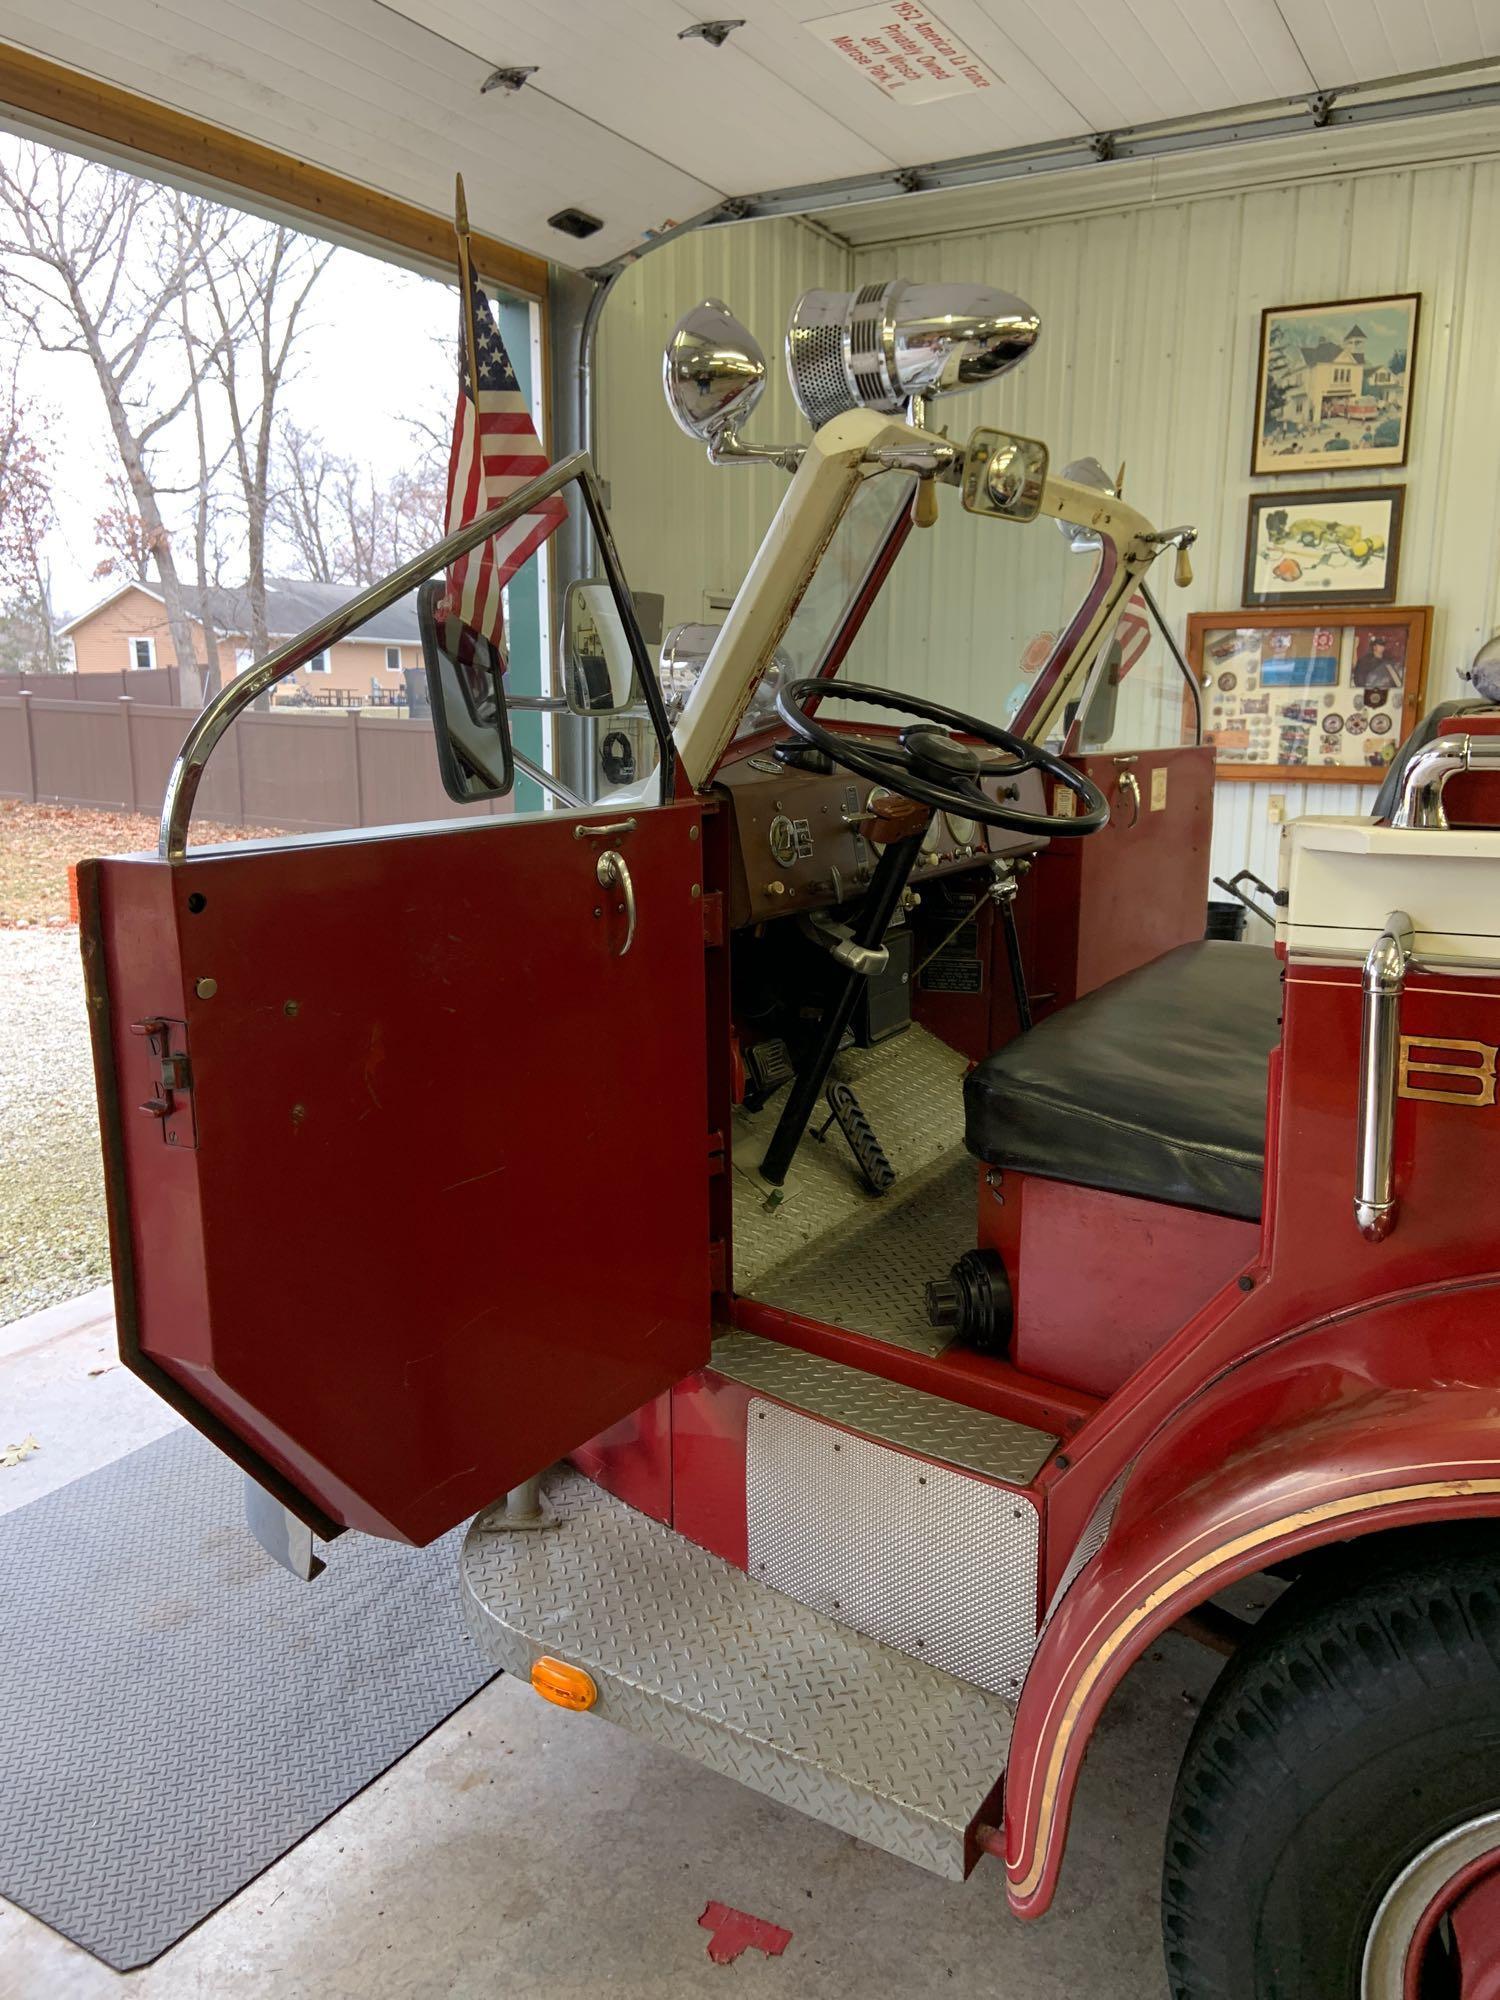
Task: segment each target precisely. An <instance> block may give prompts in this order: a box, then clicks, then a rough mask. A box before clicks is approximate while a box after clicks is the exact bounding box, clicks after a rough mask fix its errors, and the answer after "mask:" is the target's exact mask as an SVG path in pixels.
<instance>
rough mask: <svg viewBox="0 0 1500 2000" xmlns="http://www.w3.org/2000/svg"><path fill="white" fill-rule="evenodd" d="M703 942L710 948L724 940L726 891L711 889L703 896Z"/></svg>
mask: <svg viewBox="0 0 1500 2000" xmlns="http://www.w3.org/2000/svg"><path fill="white" fill-rule="evenodd" d="M703 942H704V944H705V945H707V946H709V947H710V948H712V947H715V946H718V945H722V944H723V942H724V891H723V890H722V889H710V890H709V891H708V892H707V894H706V895H705V896H704V898H703Z"/></svg>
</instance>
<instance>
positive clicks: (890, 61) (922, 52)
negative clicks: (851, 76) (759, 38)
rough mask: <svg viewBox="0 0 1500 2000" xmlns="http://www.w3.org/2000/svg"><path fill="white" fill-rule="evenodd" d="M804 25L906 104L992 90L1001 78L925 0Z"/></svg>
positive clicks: (895, 1) (898, 1) (895, 0)
mask: <svg viewBox="0 0 1500 2000" xmlns="http://www.w3.org/2000/svg"><path fill="white" fill-rule="evenodd" d="M803 26H804V27H807V28H810V29H811V31H812V32H813V34H815V35H816V36H817V37H818V39H819V41H823V42H827V44H828V46H829V47H830V48H831V49H836V50H837V51H838V53H839V54H840V55H841V56H843V57H844V59H845V61H846V62H850V63H852V64H853V65H854V67H855V68H856V69H857V70H858V71H859V73H860V75H861V76H863V77H865V78H866V79H867V80H868V81H869V82H871V83H873V84H874V85H875V88H876V89H877V90H882V91H884V92H885V94H886V96H887V97H894V98H895V99H896V100H897V101H898V102H899V103H902V104H931V103H932V102H933V101H934V99H936V98H939V97H957V96H959V95H960V94H961V93H962V92H964V91H969V90H989V89H990V88H992V86H993V85H994V84H995V83H996V82H998V80H999V79H998V78H997V77H996V76H995V73H994V71H993V70H991V69H987V68H986V67H985V65H984V64H983V63H982V62H981V61H980V60H979V58H978V56H976V55H975V54H974V52H973V50H972V49H968V48H965V47H964V45H963V43H962V42H961V41H960V40H959V39H958V37H957V36H956V35H955V34H953V33H952V32H951V31H950V30H949V29H947V28H945V27H944V26H943V24H942V22H941V21H940V20H938V19H937V17H936V15H934V14H932V13H931V12H930V11H929V10H928V9H927V8H926V7H924V6H923V5H922V4H921V0H886V4H885V5H884V6H880V7H855V8H853V9H851V11H850V12H849V13H847V14H826V15H825V16H824V17H823V19H822V20H820V21H806V22H804V23H803Z"/></svg>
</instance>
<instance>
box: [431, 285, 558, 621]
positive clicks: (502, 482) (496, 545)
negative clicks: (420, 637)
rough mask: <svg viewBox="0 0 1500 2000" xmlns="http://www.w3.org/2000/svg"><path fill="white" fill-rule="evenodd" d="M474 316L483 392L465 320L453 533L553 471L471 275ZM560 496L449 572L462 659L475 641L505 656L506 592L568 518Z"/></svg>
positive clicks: (452, 483)
mask: <svg viewBox="0 0 1500 2000" xmlns="http://www.w3.org/2000/svg"><path fill="white" fill-rule="evenodd" d="M468 282H469V286H470V293H471V298H472V302H473V312H474V347H475V350H476V355H475V358H476V360H477V363H478V376H479V381H478V393H477V394H476V393H475V386H474V384H473V383H472V382H471V380H470V373H469V344H468V340H467V338H466V337H465V333H464V327H463V314H462V312H460V317H459V340H458V356H459V360H458V376H459V379H458V409H457V412H456V413H455V415H454V419H453V449H452V452H451V453H450V455H449V459H448V531H449V533H450V534H451V533H452V532H453V530H454V529H455V528H461V527H462V526H463V525H464V524H465V522H468V521H474V520H477V519H478V518H479V516H480V515H481V514H486V513H488V512H489V510H490V508H492V507H498V506H499V505H500V503H501V501H502V500H505V499H508V498H509V496H510V495H511V494H512V493H514V492H516V491H517V489H518V488H519V487H522V486H524V485H525V484H526V482H527V481H528V480H530V479H535V478H536V477H537V475H538V474H539V473H542V472H545V471H546V470H547V465H548V459H547V454H546V452H545V451H543V449H542V441H541V439H540V438H539V437H538V436H537V434H536V426H535V425H534V424H533V423H532V421H531V412H530V410H529V409H528V408H527V406H526V398H525V396H524V395H523V394H522V393H521V387H520V384H519V382H518V381H517V380H516V371H515V369H514V368H513V367H512V366H511V360H510V356H509V355H508V354H507V353H506V351H505V342H504V341H503V340H502V339H501V338H500V329H499V327H498V326H496V324H495V319H494V315H493V314H492V313H491V311H490V302H489V300H488V299H487V298H486V297H485V295H484V287H483V286H482V285H481V284H480V282H479V280H478V278H477V277H474V276H473V275H472V274H470V275H469V280H468ZM567 512H568V509H567V502H566V501H565V500H564V498H563V496H562V495H561V494H560V493H559V494H557V495H555V496H554V497H553V498H552V499H551V500H548V501H545V502H544V503H543V505H542V506H540V507H539V508H537V510H536V512H535V513H532V514H523V515H522V516H521V518H520V519H519V520H518V521H512V522H511V524H510V526H509V527H508V528H505V529H503V530H502V531H501V533H500V534H498V535H491V536H490V537H489V539H488V541H485V542H482V543H481V544H480V546H479V547H478V548H477V549H471V550H470V551H469V553H468V554H467V555H466V556H460V557H459V559H458V561H457V562H456V563H454V565H453V567H452V568H451V569H450V570H449V572H448V590H447V597H446V602H445V604H444V607H443V609H444V612H445V614H446V616H447V617H448V618H449V619H457V620H458V622H459V623H460V625H461V626H462V628H463V633H465V634H468V635H469V638H468V641H467V644H466V642H465V639H464V637H463V635H462V634H461V635H459V639H458V645H457V647H456V648H454V649H453V650H454V651H455V652H456V655H457V657H459V658H460V659H463V658H464V656H465V653H466V652H467V651H469V650H472V644H473V635H475V634H478V635H480V636H482V637H484V638H485V639H488V640H489V642H490V643H491V645H493V646H494V648H495V650H496V652H497V653H499V655H500V657H501V659H502V660H503V659H504V657H505V611H504V605H503V602H502V598H501V593H502V591H503V590H504V589H505V586H506V585H507V584H508V583H509V582H510V580H511V578H512V577H513V576H514V575H515V574H516V572H517V570H519V569H520V568H521V566H522V564H523V563H525V562H526V561H527V560H528V559H529V558H530V557H531V556H533V555H534V554H535V553H536V551H537V550H538V549H539V548H540V547H541V545H542V543H543V542H545V541H546V539H547V537H548V536H549V535H550V534H551V533H552V531H553V529H554V528H556V527H558V526H559V525H560V524H561V523H562V522H563V521H565V520H566V519H567Z"/></svg>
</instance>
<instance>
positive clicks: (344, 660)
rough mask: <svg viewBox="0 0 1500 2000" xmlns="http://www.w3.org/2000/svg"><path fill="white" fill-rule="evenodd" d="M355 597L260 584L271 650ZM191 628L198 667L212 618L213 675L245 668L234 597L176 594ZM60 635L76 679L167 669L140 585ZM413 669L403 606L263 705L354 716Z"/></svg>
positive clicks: (341, 586)
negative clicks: (311, 707)
mask: <svg viewBox="0 0 1500 2000" xmlns="http://www.w3.org/2000/svg"><path fill="white" fill-rule="evenodd" d="M357 594H358V587H357V586H356V585H354V584H347V583H304V582H301V581H297V580H295V579H289V578H284V577H276V578H268V579H267V581H266V624H267V626H268V628H269V632H270V638H271V643H272V645H273V646H277V645H281V644H282V643H283V642H284V641H286V640H287V639H291V638H294V637H295V636H296V635H297V633H299V632H302V631H305V630H306V629H307V627H308V626H309V625H313V624H316V623H317V621H318V620H319V619H320V618H326V617H327V616H328V614H329V613H330V612H331V611H337V610H339V609H340V608H341V607H342V606H343V605H345V604H347V603H348V602H349V600H350V598H352V597H354V596H356V595H357ZM183 596H184V597H185V598H186V600H187V604H188V611H189V616H190V619H191V622H192V628H193V651H194V654H195V655H196V657H197V660H198V663H199V665H200V666H202V665H203V664H204V663H205V661H206V659H207V646H206V643H205V640H204V631H203V614H204V610H205V599H206V600H207V605H206V608H207V610H208V613H209V616H210V617H211V618H212V621H213V626H214V630H215V632H216V633H217V634H218V641H219V668H220V672H221V673H222V674H223V675H224V676H225V678H226V679H227V678H228V677H229V676H230V675H231V674H236V673H243V672H244V670H245V668H246V667H248V666H250V665H252V664H253V661H254V654H253V653H252V651H251V647H250V640H249V632H250V622H251V621H250V607H249V601H248V598H247V596H246V593H245V592H244V591H243V590H231V589H211V590H208V591H206V592H203V591H199V590H197V589H194V588H192V587H185V588H184V591H183ZM61 636H62V637H63V638H64V639H66V640H68V641H70V642H71V644H72V647H73V654H74V664H75V666H76V667H77V669H78V671H79V672H80V673H84V674H87V673H100V672H110V673H119V672H121V671H140V670H144V669H147V668H151V667H167V666H170V665H171V664H172V663H173V661H174V659H175V658H176V652H175V649H174V647H173V645H172V635H171V632H170V630H169V628H168V625H167V610H166V605H165V604H164V603H163V601H162V597H161V593H160V591H158V590H155V589H153V588H152V586H151V585H150V584H148V583H135V582H131V583H124V584H120V585H119V586H118V587H117V588H116V589H114V590H112V591H111V592H110V594H109V595H108V596H107V597H106V598H104V599H103V600H102V601H101V602H100V603H98V604H96V605H94V606H93V607H92V608H91V609H90V610H88V611H85V612H82V613H80V615H79V616H78V617H77V618H72V619H69V621H68V622H67V624H66V625H64V626H63V627H62V628H61ZM421 664H422V646H421V640H420V637H419V635H418V632H417V613H416V605H415V603H414V602H413V601H412V600H410V599H404V600H403V601H402V602H401V603H399V604H393V605H391V606H390V607H389V609H388V610H385V611H382V612H380V613H379V614H378V615H377V616H376V617H374V618H372V619H371V620H370V621H369V622H368V624H365V625H362V626H361V627H360V629H359V630H358V631H357V632H355V633H354V634H352V635H351V637H349V638H347V639H341V640H340V641H339V642H338V644H337V645H336V646H331V647H329V648H328V650H327V651H326V652H323V653H320V654H318V655H317V656H316V657H315V658H314V659H313V660H311V661H310V662H309V663H308V665H307V666H305V667H303V668H301V669H299V671H298V672H297V673H296V674H295V675H293V676H292V677H291V678H290V679H289V680H287V681H285V682H283V683H282V685H281V686H279V687H278V688H277V689H276V691H275V693H274V695H273V696H272V699H273V701H276V702H280V703H286V702H296V701H298V700H309V701H313V702H316V703H319V704H322V703H328V702H332V703H335V704H337V705H340V706H345V707H354V706H358V704H359V703H360V702H367V701H371V700H378V699H380V698H381V697H382V695H384V696H385V697H386V698H389V697H390V696H391V695H393V694H395V695H399V694H400V693H402V692H403V691H404V689H405V686H406V681H405V672H406V669H407V668H408V667H419V666H420V665H421Z"/></svg>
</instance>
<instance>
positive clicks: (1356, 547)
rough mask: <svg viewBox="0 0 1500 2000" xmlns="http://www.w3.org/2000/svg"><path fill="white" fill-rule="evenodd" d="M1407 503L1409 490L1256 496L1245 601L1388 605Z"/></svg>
mask: <svg viewBox="0 0 1500 2000" xmlns="http://www.w3.org/2000/svg"><path fill="white" fill-rule="evenodd" d="M1405 502H1406V488H1405V487H1404V486H1339V487H1333V488H1327V489H1324V490H1322V491H1319V492H1311V493H1252V494H1251V496H1250V507H1249V514H1248V517H1247V519H1246V523H1245V588H1244V601H1245V603H1246V604H1249V605H1260V606H1268V607H1269V606H1272V605H1277V604H1289V605H1308V604H1314V603H1316V604H1390V603H1391V602H1393V600H1394V599H1395V595H1396V572H1397V567H1398V564H1399V560H1400V555H1401V512H1402V508H1403V507H1404V505H1405Z"/></svg>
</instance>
